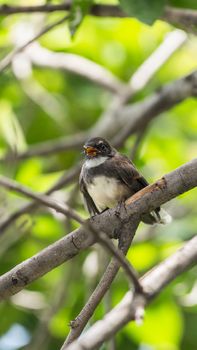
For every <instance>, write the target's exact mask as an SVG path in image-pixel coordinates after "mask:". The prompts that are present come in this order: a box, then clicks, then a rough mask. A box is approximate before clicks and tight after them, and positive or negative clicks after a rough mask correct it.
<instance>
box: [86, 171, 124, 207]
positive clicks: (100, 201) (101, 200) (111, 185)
mask: <svg viewBox="0 0 197 350" xmlns="http://www.w3.org/2000/svg"><path fill="white" fill-rule="evenodd" d="M87 190H88V192H89V195H90V196H91V197H92V199H93V201H94V203H95V204H96V206H97V208H98V209H99V210H104V209H105V208H112V207H114V206H116V205H117V203H118V201H120V200H121V199H122V198H123V196H124V195H125V194H126V193H125V192H126V189H125V188H124V186H122V185H121V184H120V182H119V181H118V180H116V179H115V178H109V177H107V176H97V177H95V178H94V180H93V182H92V183H91V184H88V186H87Z"/></svg>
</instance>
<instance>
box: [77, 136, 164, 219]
mask: <svg viewBox="0 0 197 350" xmlns="http://www.w3.org/2000/svg"><path fill="white" fill-rule="evenodd" d="M84 152H85V162H84V164H83V166H82V169H81V174H80V180H79V182H80V190H81V192H82V194H83V197H84V201H85V204H86V206H87V209H88V211H89V213H90V215H97V214H99V213H100V212H102V211H103V210H105V209H108V208H112V207H115V206H116V205H117V204H118V203H120V202H122V201H124V200H126V199H127V198H128V197H130V196H132V195H133V194H134V193H136V192H138V191H139V190H141V189H142V188H144V187H146V186H148V182H147V181H146V180H145V178H144V177H143V176H142V175H141V174H140V173H139V172H138V171H137V169H136V168H135V166H134V164H133V163H132V162H131V161H130V160H129V158H127V157H126V156H124V155H122V154H120V153H119V152H118V151H117V150H116V149H115V148H113V147H112V146H111V145H110V144H109V142H108V141H106V140H105V139H103V138H101V137H95V138H92V139H90V140H88V141H87V142H86V143H85V145H84ZM142 220H143V222H145V223H147V224H154V223H159V224H166V223H169V222H170V221H171V216H170V215H169V214H168V213H167V212H166V211H164V210H163V209H161V208H156V209H155V210H154V211H152V212H151V213H148V214H144V215H143V217H142Z"/></svg>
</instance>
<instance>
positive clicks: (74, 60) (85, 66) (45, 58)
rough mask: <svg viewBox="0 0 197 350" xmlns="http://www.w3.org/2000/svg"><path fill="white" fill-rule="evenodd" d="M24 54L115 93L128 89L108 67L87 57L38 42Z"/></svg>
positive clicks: (32, 59)
mask: <svg viewBox="0 0 197 350" xmlns="http://www.w3.org/2000/svg"><path fill="white" fill-rule="evenodd" d="M24 55H25V56H27V57H28V59H29V60H30V61H31V63H32V64H34V65H36V66H38V67H46V68H52V69H61V70H65V71H67V72H71V73H74V74H77V75H79V76H81V77H83V78H85V79H88V80H90V81H92V82H93V83H95V84H97V85H100V86H102V87H104V88H106V89H108V90H109V91H111V92H113V93H120V94H121V93H123V92H124V91H125V90H126V86H127V85H126V83H124V82H123V81H121V80H120V79H118V78H117V77H116V76H115V75H113V74H112V73H111V72H110V71H109V70H107V69H106V68H104V67H102V66H101V65H99V64H98V63H95V62H93V61H91V60H89V59H87V58H85V57H82V56H79V55H76V54H71V53H64V52H53V51H50V50H48V49H45V48H43V47H41V46H40V45H39V44H38V43H34V45H31V46H30V47H28V48H27V49H26V50H25V51H24Z"/></svg>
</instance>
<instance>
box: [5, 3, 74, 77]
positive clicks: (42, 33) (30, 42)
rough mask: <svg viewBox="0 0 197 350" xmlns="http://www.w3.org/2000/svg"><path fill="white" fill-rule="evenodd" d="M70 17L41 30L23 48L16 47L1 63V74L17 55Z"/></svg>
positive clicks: (65, 17)
mask: <svg viewBox="0 0 197 350" xmlns="http://www.w3.org/2000/svg"><path fill="white" fill-rule="evenodd" d="M2 6H4V5H2ZM5 6H7V5H5ZM0 8H1V7H0ZM68 17H69V16H68V15H66V16H64V17H62V18H61V19H58V20H57V21H55V22H53V23H51V24H49V25H47V26H46V27H44V28H43V29H41V30H40V32H38V34H36V35H35V36H34V37H33V38H32V39H30V40H28V41H27V42H26V43H25V44H23V45H22V46H19V47H16V48H15V49H14V50H13V51H12V52H10V53H9V54H8V55H7V56H6V57H4V58H3V59H2V60H1V61H0V72H2V71H4V70H5V69H6V68H7V67H8V66H9V65H10V64H11V62H12V60H13V58H14V57H15V56H16V55H17V54H19V53H20V52H22V51H23V50H25V49H26V48H27V47H28V46H29V45H30V44H32V43H33V42H34V41H36V40H38V39H39V38H40V37H41V36H43V35H44V34H46V33H48V32H49V31H50V30H51V29H53V28H55V27H57V26H58V25H60V24H62V23H64V22H65V21H66V20H67V19H68Z"/></svg>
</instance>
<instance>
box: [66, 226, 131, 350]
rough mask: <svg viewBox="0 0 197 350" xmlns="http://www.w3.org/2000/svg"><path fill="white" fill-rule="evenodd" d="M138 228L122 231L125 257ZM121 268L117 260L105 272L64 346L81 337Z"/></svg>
mask: <svg viewBox="0 0 197 350" xmlns="http://www.w3.org/2000/svg"><path fill="white" fill-rule="evenodd" d="M136 228H137V227H136V226H133V227H131V225H125V226H124V228H122V229H121V239H120V242H119V248H120V249H121V251H122V253H123V254H125V255H126V254H127V251H128V249H129V247H130V245H131V242H132V240H133V237H134V235H135V231H136ZM119 268H120V263H119V262H118V261H117V260H115V259H112V261H111V262H110V263H109V265H108V266H107V269H106V271H105V272H104V274H103V276H102V278H101V280H100V281H99V283H98V285H97V286H96V288H95V290H94V291H93V293H92V294H91V296H90V297H89V299H88V301H87V302H86V304H85V305H84V307H83V308H82V310H81V311H80V313H79V314H78V316H77V317H76V318H75V319H74V321H71V322H70V327H71V330H70V332H69V334H68V337H67V338H66V340H65V342H64V344H63V346H67V345H69V344H70V343H72V342H73V341H74V340H75V339H77V338H78V337H79V336H80V334H81V333H82V331H83V330H84V328H85V326H86V325H87V323H88V321H89V320H90V318H91V317H92V315H93V313H94V311H95V310H96V308H97V306H98V305H99V303H100V302H101V300H102V299H103V297H104V295H105V294H106V292H107V291H108V290H109V288H110V286H111V284H112V282H113V280H114V278H115V277H116V275H117V273H118V271H119Z"/></svg>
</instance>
